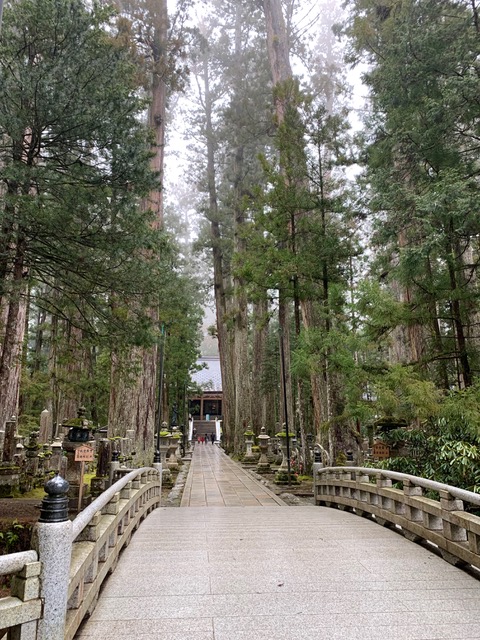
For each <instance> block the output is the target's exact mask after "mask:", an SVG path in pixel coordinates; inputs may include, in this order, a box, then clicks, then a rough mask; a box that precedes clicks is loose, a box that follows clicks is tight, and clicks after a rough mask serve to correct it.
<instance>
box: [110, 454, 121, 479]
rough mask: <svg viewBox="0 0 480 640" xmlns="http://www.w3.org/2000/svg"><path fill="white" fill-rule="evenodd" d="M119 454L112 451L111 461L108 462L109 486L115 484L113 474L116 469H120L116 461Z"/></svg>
mask: <svg viewBox="0 0 480 640" xmlns="http://www.w3.org/2000/svg"><path fill="white" fill-rule="evenodd" d="M119 455H120V454H119V453H118V451H117V450H116V449H114V450H113V451H112V461H111V462H110V473H109V484H110V486H111V485H112V484H114V482H115V474H116V472H117V469H120V462H119V461H118V458H119Z"/></svg>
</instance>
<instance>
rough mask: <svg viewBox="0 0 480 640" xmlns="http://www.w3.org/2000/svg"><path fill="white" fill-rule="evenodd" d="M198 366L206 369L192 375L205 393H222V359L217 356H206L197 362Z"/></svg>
mask: <svg viewBox="0 0 480 640" xmlns="http://www.w3.org/2000/svg"><path fill="white" fill-rule="evenodd" d="M197 365H199V366H203V367H204V368H202V369H200V371H195V373H193V374H192V380H193V382H195V383H196V384H198V386H199V387H201V388H202V389H203V390H204V391H216V392H219V391H220V392H221V391H222V374H221V371H220V358H219V357H217V356H204V357H202V358H199V359H198V360H197Z"/></svg>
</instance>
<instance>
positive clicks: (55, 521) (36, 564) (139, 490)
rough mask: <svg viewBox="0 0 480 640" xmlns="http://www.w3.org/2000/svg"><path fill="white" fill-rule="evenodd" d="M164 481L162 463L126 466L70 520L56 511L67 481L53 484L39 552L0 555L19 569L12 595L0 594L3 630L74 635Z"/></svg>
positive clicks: (22, 638) (3, 566)
mask: <svg viewBox="0 0 480 640" xmlns="http://www.w3.org/2000/svg"><path fill="white" fill-rule="evenodd" d="M57 478H59V477H58V476H57ZM60 480H61V482H63V483H65V481H63V480H62V479H60ZM161 482H162V471H161V465H158V468H155V469H153V468H150V467H145V468H142V469H135V470H133V471H130V472H127V473H126V474H125V475H123V477H122V478H121V479H119V480H118V481H117V482H115V484H113V485H112V486H111V487H110V488H109V489H107V490H106V491H104V492H103V493H102V494H101V495H100V496H99V497H98V498H96V500H94V501H93V502H92V503H91V504H90V505H89V506H88V507H87V508H86V509H84V510H83V511H81V512H80V513H79V514H78V516H77V517H76V518H75V519H74V520H73V521H70V520H68V518H66V517H57V515H58V514H59V513H60V511H61V508H62V505H61V504H60V502H61V501H62V500H63V501H64V502H66V500H67V499H66V498H65V497H64V494H66V490H67V488H68V483H65V485H66V488H63V487H61V488H60V489H59V488H58V486H57V489H56V494H55V495H54V490H52V492H51V493H49V497H47V498H46V499H44V501H43V503H42V514H43V516H41V518H40V521H39V523H38V524H37V526H36V533H35V537H36V546H37V549H38V553H37V551H26V552H24V553H17V554H10V555H6V556H1V557H0V575H13V576H14V577H13V582H12V595H11V596H10V597H7V598H2V599H0V637H3V634H2V630H7V629H8V630H9V631H10V635H9V636H8V637H9V638H10V637H11V638H12V639H13V638H14V639H15V640H71V639H72V638H73V637H74V636H75V633H76V632H77V630H78V627H79V626H80V624H81V622H82V620H83V618H84V617H85V615H87V614H90V613H91V612H92V611H93V609H94V607H95V604H96V601H97V599H98V594H99V591H100V588H101V585H102V583H103V581H104V580H105V578H106V577H107V576H108V575H109V574H110V573H111V572H112V571H114V569H115V567H116V564H117V561H118V556H119V554H120V552H121V551H122V549H123V548H124V547H125V546H127V545H128V543H129V542H130V539H131V536H132V534H133V533H134V532H135V531H136V530H137V528H138V526H139V525H140V523H141V521H142V520H143V519H144V518H145V517H146V516H147V515H148V514H149V513H150V511H152V510H153V509H155V508H156V507H158V506H160V499H161ZM47 484H48V483H47ZM57 485H59V483H58V482H57ZM46 488H47V490H48V487H47V485H46ZM49 511H50V513H49ZM65 513H66V511H65ZM50 516H51V517H50ZM42 517H43V520H42Z"/></svg>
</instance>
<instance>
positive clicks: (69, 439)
mask: <svg viewBox="0 0 480 640" xmlns="http://www.w3.org/2000/svg"><path fill="white" fill-rule="evenodd" d="M92 427H93V423H92V422H91V421H90V420H87V418H86V409H85V407H80V408H79V409H78V414H77V417H76V418H71V419H70V420H66V421H64V422H63V428H64V429H68V431H67V432H66V438H65V439H64V441H63V443H62V447H63V451H64V452H65V454H66V457H67V469H66V472H65V477H66V480H67V482H68V483H69V486H70V488H69V492H68V497H69V504H70V508H72V509H75V508H76V507H77V505H78V498H79V495H80V482H81V477H82V472H81V465H80V464H79V463H78V462H76V461H75V452H76V450H77V449H79V448H80V447H84V446H85V445H86V444H87V443H88V442H89V441H90V440H91V439H92V437H93V436H92ZM85 489H86V486H85V485H84V486H83V487H82V495H85Z"/></svg>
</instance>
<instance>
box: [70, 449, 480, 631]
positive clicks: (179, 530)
mask: <svg viewBox="0 0 480 640" xmlns="http://www.w3.org/2000/svg"><path fill="white" fill-rule="evenodd" d="M215 449H216V448H215V447H210V448H208V447H207V446H206V445H205V449H204V450H201V448H197V450H196V452H195V454H194V464H193V465H192V467H191V472H190V475H191V477H192V478H193V475H194V474H197V475H198V473H199V469H200V468H203V469H205V473H206V477H205V478H204V486H205V489H202V491H199V492H197V490H196V487H195V486H192V487H191V489H190V497H189V498H188V501H189V502H190V504H192V505H193V503H194V500H197V499H198V500H200V501H201V500H202V499H203V504H207V505H208V504H210V500H212V501H213V500H218V501H219V503H220V496H221V497H222V500H224V503H226V502H227V498H228V500H230V499H232V500H245V503H244V504H246V503H248V504H249V505H250V504H252V505H253V499H252V498H250V497H248V498H247V496H246V495H245V496H244V495H243V494H244V493H246V492H247V490H246V489H245V487H247V488H248V491H250V492H251V494H252V496H256V499H257V500H258V501H259V502H260V501H261V500H262V499H263V498H262V493H261V491H260V489H262V487H260V486H258V487H255V488H253V487H252V489H250V482H251V481H250V479H249V477H248V476H247V475H243V472H242V471H241V470H240V469H235V470H234V469H233V467H232V463H231V461H230V460H228V459H225V458H223V456H221V455H218V454H219V452H218V451H216V450H215ZM230 474H232V475H233V480H232V481H233V482H234V484H235V485H236V487H235V490H233V489H232V491H233V494H231V492H230V489H229V487H228V486H219V487H218V491H217V490H216V489H212V485H213V484H214V479H215V478H216V479H217V483H218V484H219V485H223V483H224V482H226V478H227V477H229V476H230ZM201 480H202V478H201V476H200V478H199V479H198V482H201ZM196 482H197V480H196ZM237 483H240V484H241V485H242V486H241V487H240V486H237ZM197 494H198V495H197ZM200 494H201V495H202V496H203V498H201V497H200ZM232 495H234V496H236V497H232ZM267 496H268V492H267ZM268 497H270V496H268ZM479 602H480V582H478V581H477V580H475V579H474V578H472V577H470V576H469V575H467V574H465V573H463V572H462V571H460V570H458V569H455V568H454V567H452V566H450V565H449V564H447V563H446V562H444V561H443V560H441V559H440V558H438V557H437V556H436V555H434V554H433V553H431V552H429V551H427V550H425V549H424V548H422V547H420V546H418V545H415V544H413V543H411V542H408V541H407V540H405V539H404V538H402V537H401V536H400V535H398V534H396V533H394V532H393V531H390V530H389V529H386V528H383V527H381V526H379V525H377V524H375V523H373V522H370V521H368V520H365V519H363V518H359V517H358V516H355V515H352V514H350V513H345V512H341V511H337V510H334V509H327V508H323V507H314V506H311V507H308V506H307V507H288V506H281V505H279V504H278V503H276V504H275V506H248V507H242V506H207V507H205V506H190V507H189V508H179V509H175V508H168V509H167V508H161V509H156V510H155V511H154V512H153V513H152V514H151V515H150V516H149V517H148V518H147V519H146V520H145V521H144V522H143V523H142V525H141V526H140V528H139V530H138V532H137V533H136V534H135V535H134V536H133V538H132V542H131V543H130V545H129V547H128V548H127V549H126V550H125V552H124V553H123V554H122V557H121V559H120V561H119V564H118V567H117V570H116V571H115V573H114V574H113V575H112V576H111V577H110V578H109V580H108V582H107V584H106V586H105V588H104V590H103V592H102V595H101V597H100V600H99V603H98V605H97V608H96V609H95V611H94V613H93V615H92V617H91V619H90V620H89V621H87V623H86V624H84V626H83V628H82V629H81V630H80V631H79V633H78V634H77V638H78V639H81V640H113V639H115V640H127V639H129V640H327V639H328V640H332V639H333V640H340V639H341V640H364V639H365V640H440V639H443V640H454V639H457V638H458V639H460V638H461V639H462V640H473V639H479V638H480V607H479Z"/></svg>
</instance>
